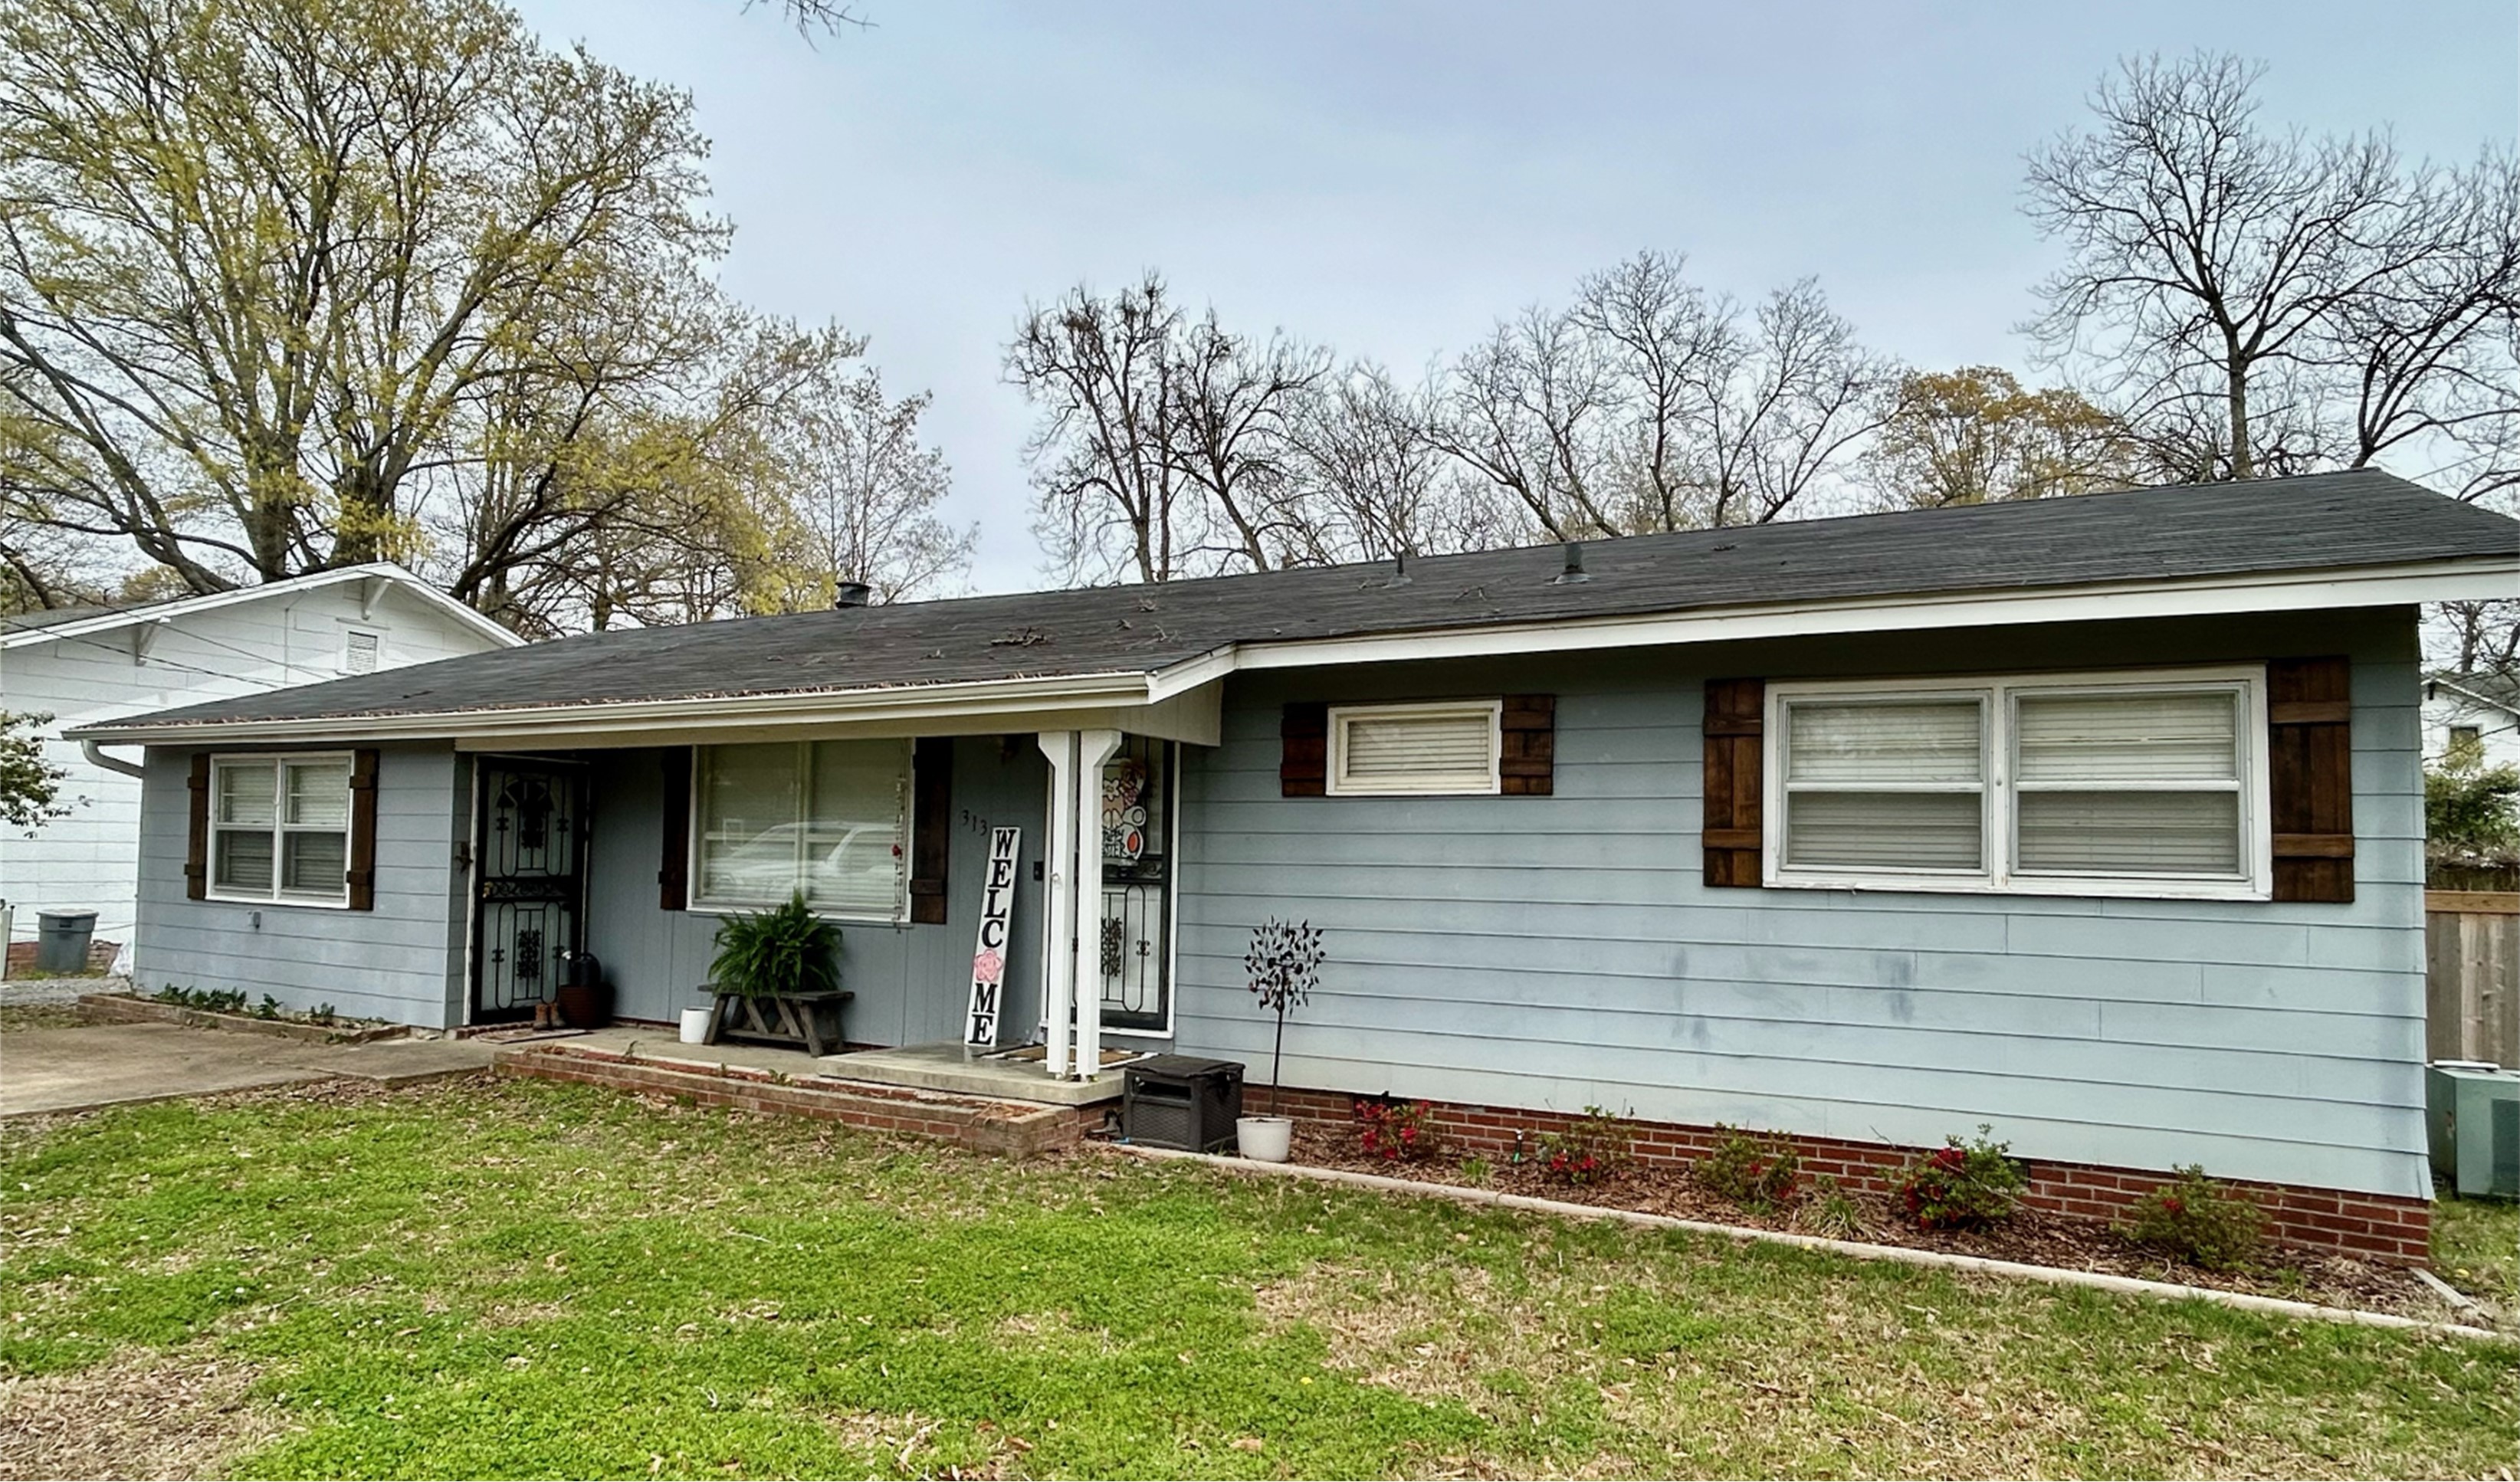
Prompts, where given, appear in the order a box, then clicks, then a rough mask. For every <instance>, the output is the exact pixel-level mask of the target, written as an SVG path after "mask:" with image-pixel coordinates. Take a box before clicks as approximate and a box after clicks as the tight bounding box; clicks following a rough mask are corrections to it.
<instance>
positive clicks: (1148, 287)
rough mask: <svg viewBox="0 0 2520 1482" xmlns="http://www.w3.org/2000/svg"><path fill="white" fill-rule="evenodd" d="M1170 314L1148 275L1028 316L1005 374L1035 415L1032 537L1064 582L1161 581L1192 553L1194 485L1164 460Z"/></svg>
mask: <svg viewBox="0 0 2520 1482" xmlns="http://www.w3.org/2000/svg"><path fill="white" fill-rule="evenodd" d="M1181 334H1182V326H1181V310H1180V309H1179V308H1177V307H1176V306H1175V305H1174V304H1173V302H1172V300H1171V298H1170V297H1169V296H1168V293H1167V291H1166V289H1165V287H1164V281H1163V279H1162V277H1161V276H1160V275H1158V274H1155V273H1151V272H1150V273H1148V274H1147V275H1146V277H1145V278H1144V279H1142V280H1141V281H1140V282H1139V283H1138V284H1137V285H1136V286H1135V287H1132V288H1127V289H1123V290H1121V291H1120V292H1117V293H1114V294H1113V295H1112V296H1111V297H1110V298H1108V299H1104V298H1102V297H1099V296H1097V295H1096V294H1094V293H1093V292H1089V291H1088V290H1086V289H1084V288H1081V287H1080V288H1077V289H1075V290H1073V291H1071V292H1069V293H1068V294H1067V295H1066V296H1065V297H1063V298H1061V299H1060V300H1059V301H1058V302H1057V303H1055V304H1052V305H1051V306H1049V307H1047V308H1035V309H1032V310H1029V311H1028V312H1027V313H1026V315H1025V318H1024V322H1023V324H1022V325H1021V326H1020V327H1019V328H1018V329H1017V331H1016V334H1015V340H1014V343H1013V344H1012V345H1010V346H1009V347H1008V350H1007V374H1008V376H1009V378H1010V379H1011V380H1012V381H1013V382H1014V383H1015V384H1016V385H1018V386H1021V387H1022V388H1023V392H1024V395H1025V396H1026V397H1027V398H1028V399H1029V400H1031V401H1032V403H1033V404H1034V405H1035V406H1036V407H1039V408H1040V409H1041V411H1042V422H1041V425H1040V426H1039V427H1036V428H1035V429H1034V431H1033V435H1032V437H1031V439H1030V441H1029V442H1028V443H1027V444H1026V447H1025V461H1026V462H1027V463H1028V464H1029V465H1030V466H1031V469H1032V477H1033V485H1034V487H1035V489H1036V490H1038V491H1039V495H1040V510H1039V517H1038V520H1037V522H1036V526H1035V528H1036V531H1037V532H1038V533H1039V534H1040V536H1041V537H1042V541H1043V544H1044V545H1045V546H1046V547H1047V548H1048V549H1049V550H1050V552H1051V555H1052V557H1053V559H1054V560H1055V561H1057V563H1058V564H1059V565H1060V566H1062V567H1063V568H1064V569H1065V570H1066V572H1067V573H1068V575H1069V576H1070V577H1071V578H1077V579H1084V580H1089V581H1093V580H1107V579H1111V578H1114V577H1118V576H1120V575H1121V574H1123V573H1130V574H1134V575H1135V577H1136V578H1137V579H1138V580H1139V581H1147V582H1155V581H1169V580H1171V579H1172V578H1173V577H1175V576H1177V575H1182V574H1185V573H1184V572H1183V570H1182V561H1183V559H1184V557H1185V556H1186V555H1187V553H1188V552H1190V551H1191V550H1193V549H1195V548H1196V546H1197V545H1198V543H1199V537H1200V529H1199V525H1198V514H1199V511H1198V501H1197V497H1196V493H1195V485H1194V484H1193V481H1192V480H1191V478H1190V475H1189V474H1188V472H1186V471H1184V470H1183V468H1182V467H1181V464H1180V461H1179V460H1178V459H1177V458H1175V457H1174V453H1173V449H1174V439H1175V431H1174V427H1173V416H1174V413H1175V411H1176V410H1177V405H1176V402H1175V400H1174V394H1173V393H1174V390H1175V384H1174V379H1175V364H1174V363H1175V360H1176V359H1177V357H1178V356H1179V355H1180V353H1181V343H1180V341H1181Z"/></svg>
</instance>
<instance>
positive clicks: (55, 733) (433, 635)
mask: <svg viewBox="0 0 2520 1482" xmlns="http://www.w3.org/2000/svg"><path fill="white" fill-rule="evenodd" d="M521 642H523V640H521V639H519V638H517V636H516V635H515V634H513V633H510V632H509V631H508V630H507V629H505V628H502V627H500V626H499V625H498V624H497V623H494V622H492V621H491V620H490V619H488V618H486V617H483V616H482V615H481V614H480V613H478V612H475V611H473V610H472V608H470V607H468V606H464V605H463V604H462V603H459V602H457V601H456V600H455V599H453V598H451V597H449V596H447V595H446V594H445V593H443V592H440V591H439V590H437V589H436V588H435V587H432V586H430V585H429V584H428V583H427V582H425V581H423V580H421V579H420V578H419V577H417V576H414V575H413V574H412V573H411V572H409V571H406V570H404V569H403V568H402V567H400V566H396V565H389V564H382V563H379V564H374V565H360V566H344V567H342V568H340V569H338V570H334V571H322V572H318V573H316V574H314V575H311V576H300V577H296V578H293V579H292V580H289V581H278V582H271V583H269V584H267V585H264V586H258V587H241V588H238V589H237V590H235V591H230V592H217V593H212V594H210V595H209V596H206V597H183V598H176V599H173V600H171V601H166V602H157V603H145V604H139V605H136V606H127V607H64V608H56V609H54V610H51V611H45V612H29V613H23V614H21V615H19V616H15V617H0V710H7V711H10V712H12V713H21V714H22V713H25V712H29V711H33V712H48V713H50V714H51V716H52V717H53V718H52V720H51V721H49V722H47V723H46V724H45V725H44V726H43V728H42V735H43V736H44V737H45V738H46V739H47V740H46V742H45V748H44V749H45V751H46V753H47V754H48V755H49V756H50V757H51V758H52V760H53V761H54V762H55V763H56V764H58V765H60V766H62V767H64V768H66V769H67V772H68V774H69V775H68V777H67V778H66V779H65V780H64V782H63V784H62V796H63V799H64V800H65V801H68V802H71V803H73V804H74V807H73V808H72V811H71V812H70V814H69V816H68V817H67V818H63V819H58V820H56V821H54V822H52V823H50V824H47V825H45V826H44V827H43V828H42V829H40V830H38V831H36V833H35V836H34V837H32V838H28V837H26V836H25V834H24V833H23V832H22V831H14V830H11V831H0V901H5V902H6V903H7V904H8V905H9V906H10V907H11V908H13V911H14V916H15V920H14V922H13V924H12V931H11V934H12V935H14V936H17V937H19V938H26V937H31V936H32V935H33V934H34V932H35V928H36V915H37V913H38V912H41V911H64V910H67V911H94V912H95V913H96V914H97V921H96V934H97V935H98V937H100V938H102V939H105V940H110V941H115V942H127V941H129V940H130V930H131V924H132V915H133V899H134V897H135V896H136V894H137V893H138V873H139V854H140V782H139V779H138V778H137V777H136V776H132V775H128V774H125V773H122V772H119V771H114V770H109V768H108V767H102V766H99V765H97V764H96V763H95V762H93V761H91V760H90V759H89V758H88V757H87V755H85V754H84V753H83V752H82V751H81V750H80V748H79V745H78V743H76V742H74V741H63V740H61V739H60V737H61V733H62V732H63V731H65V730H67V729H68V728H69V727H72V726H81V725H91V724H94V723H95V722H98V721H102V720H111V719H114V718H117V717H120V716H125V715H136V714H140V713H142V712H144V711H150V710H160V709H164V708H165V707H167V706H169V705H189V704H195V703H199V702H201V701H203V700H212V699H226V698H232V697H234V696H243V695H251V694H255V693H258V692H260V691H265V690H278V689H282V688H285V687H287V686H291V685H303V684H312V683H315V682H316V681H319V680H327V679H338V678H340V677H341V676H343V675H345V674H364V673H367V672H370V671H372V670H377V669H390V668H399V667H401V666H403V665H406V664H422V663H427V662H429V661H430V660H432V659H439V658H454V657H458V656H460V655H463V654H468V653H479V652H483V651H488V650H492V649H502V648H510V647H513V646H515V645H517V644H518V643H521ZM105 755H106V756H107V757H108V760H109V761H118V760H122V758H116V757H113V756H112V753H105ZM129 760H130V761H131V762H135V763H136V762H137V760H138V758H137V757H133V758H129Z"/></svg>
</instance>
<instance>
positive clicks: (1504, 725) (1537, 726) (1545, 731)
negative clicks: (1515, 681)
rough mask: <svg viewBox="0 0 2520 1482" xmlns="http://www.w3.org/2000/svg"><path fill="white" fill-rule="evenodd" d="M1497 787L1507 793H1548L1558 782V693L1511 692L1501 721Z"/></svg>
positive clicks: (1523, 794) (1539, 794)
mask: <svg viewBox="0 0 2520 1482" xmlns="http://www.w3.org/2000/svg"><path fill="white" fill-rule="evenodd" d="M1499 726H1500V728H1501V734H1500V736H1499V738H1498V740H1499V743H1500V744H1501V745H1502V746H1503V748H1504V750H1503V752H1502V753H1501V754H1500V755H1499V757H1498V759H1497V778H1498V790H1499V791H1502V792H1503V793H1504V794H1505V795H1506V796H1508V797H1547V796H1549V795H1550V793H1551V792H1552V790H1553V789H1554V787H1555V786H1556V774H1557V696H1554V695H1508V696H1506V697H1505V711H1504V715H1503V717H1502V719H1501V720H1500V722H1499Z"/></svg>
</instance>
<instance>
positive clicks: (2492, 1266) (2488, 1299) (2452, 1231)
mask: <svg viewBox="0 0 2520 1482" xmlns="http://www.w3.org/2000/svg"><path fill="white" fill-rule="evenodd" d="M2433 1268H2434V1270H2436V1271H2438V1272H2439V1273H2440V1274H2441V1275H2442V1276H2443V1277H2444V1278H2445V1279H2446V1280H2449V1281H2450V1283H2451V1284H2452V1285H2453V1286H2455V1287H2457V1288H2458V1289H2459V1290H2461V1291H2463V1292H2466V1293H2467V1294H2468V1295H2469V1296H2471V1297H2475V1298H2476V1299H2477V1300H2479V1301H2481V1302H2484V1303H2486V1304H2488V1305H2489V1306H2491V1307H2492V1308H2493V1309H2494V1310H2495V1313H2496V1315H2497V1316H2498V1318H2500V1319H2501V1320H2502V1321H2503V1322H2504V1323H2506V1324H2520V1204H2513V1203H2501V1202H2497V1201H2494V1200H2491V1199H2459V1198H2448V1199H2442V1200H2439V1201H2437V1202H2436V1203H2435V1204H2434V1205H2433Z"/></svg>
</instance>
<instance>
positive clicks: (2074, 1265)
mask: <svg viewBox="0 0 2520 1482" xmlns="http://www.w3.org/2000/svg"><path fill="white" fill-rule="evenodd" d="M1290 1161H1293V1162H1297V1163H1309V1164H1311V1165H1313V1166H1315V1167H1317V1168H1340V1169H1346V1170H1348V1171H1350V1172H1355V1173H1378V1174H1382V1175H1385V1176H1387V1177H1391V1178H1400V1179H1411V1180H1415V1181H1417V1182H1419V1183H1427V1184H1466V1183H1469V1182H1470V1181H1469V1180H1468V1179H1465V1178H1464V1177H1463V1169H1462V1164H1461V1161H1460V1160H1459V1159H1458V1158H1455V1157H1451V1156H1448V1155H1445V1154H1443V1153H1441V1152H1438V1153H1437V1154H1436V1155H1435V1156H1432V1157H1429V1158H1425V1159H1422V1160H1420V1161H1418V1162H1413V1163H1394V1162H1386V1161H1384V1160H1383V1159H1380V1158H1376V1157H1372V1156H1369V1155H1367V1154H1366V1153H1365V1152H1364V1151H1362V1150H1361V1149H1360V1147H1359V1146H1358V1142H1357V1134H1356V1132H1355V1130H1353V1129H1349V1128H1334V1127H1329V1126H1325V1125H1324V1124H1322V1123H1319V1122H1310V1121H1298V1122H1297V1123H1296V1124H1295V1141H1294V1148H1293V1152H1292V1154H1291V1155H1290ZM1478 1187H1480V1188H1482V1189H1493V1190H1498V1191H1499V1192H1503V1193H1515V1194H1527V1195H1529V1196H1531V1197H1533V1198H1543V1199H1558V1200H1562V1201H1564V1202H1566V1203H1570V1204H1592V1205H1597V1206H1598V1207H1601V1208H1604V1209H1627V1210H1636V1211H1640V1212H1643V1213H1645V1214H1658V1215H1669V1216H1672V1217H1674V1218H1676V1219H1684V1220H1704V1221H1707V1222H1710V1223H1713V1224H1720V1225H1742V1226H1748V1227H1752V1228H1755V1229H1761V1230H1784V1231H1792V1232H1794V1233H1795V1234H1797V1235H1830V1236H1832V1237H1834V1238H1838V1239H1847V1240H1863V1241H1867V1242H1869V1243H1871V1244H1875V1245H1902V1246H1907V1247H1910V1248H1913V1249H1916V1250H1939V1251H1948V1252H1951V1253H1953V1254H1955V1255H1968V1256H1980V1257H1984V1258H1986V1259H1989V1260H1997V1261H2019V1262H2022V1263H2024V1264H2027V1265H2032V1266H2054V1267H2061V1268H2064V1269H2066V1270H2072V1271H2091V1272H2099V1273H2102V1274H2104V1275H2108V1276H2120V1277H2139V1278H2142V1279H2144V1280H2152V1281H2175V1282H2178V1283H2180V1284H2182V1285H2185V1286H2210V1287H2216V1288H2219V1289H2221V1290H2224V1291H2244V1292H2252V1293H2255V1294H2257V1295H2260V1296H2270V1297H2286V1298H2290V1299H2291V1300H2294V1301H2300V1302H2319V1303H2324V1304H2326V1305H2329V1306H2334V1307H2359V1308H2363V1309H2365V1310H2368V1311H2372V1312H2391V1313H2402V1314H2405V1315H2407V1316H2409V1317H2421V1318H2428V1319H2439V1318H2442V1317H2443V1316H2445V1313H2444V1310H2443V1309H2444V1303H2443V1302H2442V1300H2441V1298H2440V1296H2439V1295H2438V1294H2436V1293H2435V1292H2434V1291H2433V1290H2432V1289H2431V1288H2430V1287H2427V1286H2426V1285H2424V1283H2423V1282H2422V1281H2421V1280H2418V1279H2417V1278H2416V1277H2415V1276H2414V1274H2413V1273H2412V1272H2409V1271H2408V1270H2406V1269H2404V1268H2402V1267H2396V1266H2383V1265H2380V1264H2378V1263H2377V1262H2372V1261H2360V1260H2355V1259H2353V1258H2351V1257H2347V1256H2337V1255H2329V1254H2325V1253H2322V1252H2318V1251H2311V1250H2300V1249H2294V1248H2289V1247H2271V1248H2270V1249H2269V1250H2268V1252H2267V1254H2266V1255H2265V1256H2264V1257H2263V1258H2262V1260H2261V1263H2260V1266H2259V1269H2257V1270H2255V1271H2244V1272H2243V1271H2207V1270H2205V1269H2203V1268H2201V1267H2197V1266H2191V1265H2188V1264H2187V1263H2185V1262H2183V1261H2178V1260H2173V1259H2171V1258H2169V1257H2166V1256H2163V1255H2161V1254H2159V1253H2157V1252H2154V1251H2148V1250H2145V1249H2143V1248H2141V1247H2139V1246H2137V1245H2134V1244H2132V1243H2130V1242H2129V1241H2127V1240H2126V1239H2124V1238H2122V1237H2120V1236H2119V1235H2117V1233H2116V1232H2115V1231H2113V1230H2111V1229H2110V1228H2109V1227H2108V1226H2107V1225H2104V1224H2101V1223H2099V1222H2098V1221H2094V1220H2084V1219H2074V1218H2071V1217H2068V1216H2064V1215H2057V1214H2050V1213H2048V1212H2047V1211H2044V1210H2038V1209H2023V1210H2021V1211H2019V1212H2018V1213H2016V1214H2014V1215H2013V1216H2012V1218H2011V1219H2009V1220H2007V1221H2005V1222H2004V1223H2003V1225H2001V1226H1998V1227H1996V1228H1993V1229H1990V1230H1984V1231H1945V1230H1919V1229H1917V1228H1916V1226H1915V1225H1914V1224H1913V1222H1911V1221H1909V1220H1907V1219H1906V1218H1904V1217H1903V1216H1902V1214H1901V1213H1900V1212H1899V1210H1898V1209H1897V1208H1896V1207H1895V1206H1894V1205H1893V1203H1892V1202H1891V1200H1890V1198H1889V1196H1888V1195H1886V1194H1873V1193H1867V1192H1865V1191H1864V1190H1859V1189H1854V1188H1847V1189H1845V1190H1843V1191H1844V1192H1845V1194H1846V1196H1847V1197H1848V1198H1849V1199H1851V1200H1853V1201H1854V1203H1855V1205H1856V1207H1857V1209H1858V1210H1859V1211H1860V1212H1861V1225H1860V1228H1858V1229H1856V1230H1854V1231H1816V1230H1813V1229H1811V1228H1810V1226H1809V1225H1808V1224H1807V1223H1804V1221H1805V1220H1807V1218H1808V1215H1807V1211H1808V1210H1809V1208H1810V1207H1811V1201H1810V1199H1809V1198H1808V1197H1806V1198H1805V1199H1804V1200H1803V1202H1802V1203H1801V1204H1800V1205H1798V1206H1796V1207H1794V1208H1789V1209H1786V1210H1782V1211H1778V1212H1773V1213H1771V1212H1761V1211H1755V1210H1752V1209H1748V1208H1745V1207H1744V1206H1742V1205H1739V1204H1736V1203H1733V1201H1732V1200H1730V1199H1726V1198H1722V1197H1720V1196H1718V1195H1715V1194H1712V1193H1709V1192H1708V1191H1707V1190H1704V1189H1701V1188H1699V1187H1698V1185H1697V1183H1696V1181H1695V1180H1694V1179H1693V1178H1692V1177H1691V1176H1690V1174H1689V1170H1688V1169H1687V1168H1675V1167H1669V1166H1662V1165H1650V1166H1649V1165H1641V1164H1632V1165H1630V1166H1628V1167H1626V1168H1623V1169H1621V1170H1619V1171H1617V1172H1615V1173H1613V1174H1611V1175H1610V1176H1609V1177H1608V1178H1606V1179H1604V1180H1603V1181H1601V1182H1599V1183H1597V1184H1587V1185H1570V1184H1564V1183H1560V1182H1558V1181H1556V1180H1554V1179H1552V1178H1550V1177H1549V1176H1548V1175H1547V1174H1545V1173H1543V1172H1542V1171H1541V1170H1540V1169H1539V1168H1538V1167H1537V1166H1535V1165H1532V1164H1527V1163H1526V1164H1511V1163H1495V1164H1492V1165H1491V1166H1490V1167H1489V1168H1488V1170H1487V1173H1486V1177H1485V1178H1484V1179H1483V1180H1482V1181H1480V1182H1479V1184H1478ZM1804 1189H1805V1190H1806V1193H1808V1190H1809V1189H1810V1181H1808V1180H1806V1181H1805V1183H1804ZM2461 1321H2473V1319H2472V1318H2468V1317H2462V1318H2461Z"/></svg>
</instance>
